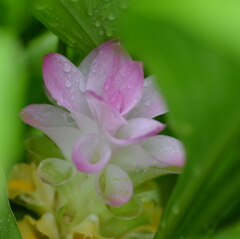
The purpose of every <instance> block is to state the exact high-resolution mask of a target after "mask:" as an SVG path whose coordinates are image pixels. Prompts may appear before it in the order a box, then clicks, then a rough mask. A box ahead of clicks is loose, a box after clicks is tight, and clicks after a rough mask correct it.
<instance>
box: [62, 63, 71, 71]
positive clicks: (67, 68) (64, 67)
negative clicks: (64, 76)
mask: <svg viewBox="0 0 240 239" xmlns="http://www.w3.org/2000/svg"><path fill="white" fill-rule="evenodd" d="M71 69H72V67H71V64H70V63H68V62H65V63H64V66H63V70H64V71H65V72H69V71H70V70H71Z"/></svg>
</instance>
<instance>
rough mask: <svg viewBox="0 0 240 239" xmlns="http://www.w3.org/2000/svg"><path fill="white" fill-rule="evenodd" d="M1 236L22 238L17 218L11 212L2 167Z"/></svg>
mask: <svg viewBox="0 0 240 239" xmlns="http://www.w3.org/2000/svg"><path fill="white" fill-rule="evenodd" d="M0 238H11V239H21V238H22V237H21V236H20V233H19V231H18V228H17V224H16V221H15V218H14V216H13V214H12V212H11V209H10V206H9V202H8V197H7V190H6V181H5V176H4V173H3V170H2V168H1V167H0Z"/></svg>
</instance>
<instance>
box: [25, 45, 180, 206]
mask: <svg viewBox="0 0 240 239" xmlns="http://www.w3.org/2000/svg"><path fill="white" fill-rule="evenodd" d="M43 77H44V83H45V86H46V89H47V91H48V92H49V94H50V95H51V97H52V98H53V100H55V101H56V103H57V105H58V106H53V105H30V106H27V107H26V108H24V109H23V110H22V112H21V116H22V119H23V120H24V121H25V122H26V123H28V124H29V125H32V126H34V127H36V128H38V129H40V130H41V131H43V132H44V133H45V134H46V135H48V136H49V137H50V138H51V139H52V140H53V141H54V142H55V143H56V144H57V145H58V146H59V148H60V149H61V150H62V152H63V154H64V156H65V157H66V159H68V160H72V161H73V163H74V164H75V166H76V168H77V169H78V170H79V171H81V172H85V173H95V174H96V180H97V181H96V185H97V192H98V193H99V195H100V197H101V198H103V200H105V202H106V203H107V204H110V205H112V206H120V205H122V204H124V203H126V202H128V201H129V199H130V198H131V195H132V193H133V185H132V183H131V180H130V177H129V175H128V174H129V173H131V172H132V171H134V170H136V168H137V169H139V168H148V167H153V166H154V167H159V168H160V167H167V166H173V165H175V166H182V165H183V164H184V152H183V148H182V145H181V143H180V142H179V141H178V140H177V139H174V138H172V137H169V136H164V135H161V136H160V135H157V134H158V133H159V132H160V131H161V130H163V128H164V127H165V126H164V125H163V124H161V123H160V122H158V121H156V120H154V119H153V118H154V117H156V116H158V115H161V114H163V113H165V112H166V107H165V104H164V102H163V100H162V97H161V96H160V94H159V93H158V92H157V91H156V90H155V89H154V86H153V77H148V78H146V79H145V80H144V76H143V69H142V64H141V63H140V62H137V61H133V60H132V59H131V57H130V56H129V55H128V53H127V52H126V51H125V50H124V49H123V48H122V46H121V44H120V43H119V41H117V40H111V41H108V42H106V43H104V44H102V45H100V46H99V47H98V48H96V49H94V50H93V51H92V52H91V53H90V54H89V55H88V56H87V57H86V58H85V59H84V60H83V62H82V63H81V64H80V66H79V67H76V66H75V65H74V64H72V63H71V62H70V61H69V60H68V59H67V58H65V57H64V56H62V55H60V54H57V53H49V54H48V55H46V56H45V57H44V62H43ZM99 178H101V181H105V186H106V187H105V188H104V189H103V187H101V185H100V181H99Z"/></svg>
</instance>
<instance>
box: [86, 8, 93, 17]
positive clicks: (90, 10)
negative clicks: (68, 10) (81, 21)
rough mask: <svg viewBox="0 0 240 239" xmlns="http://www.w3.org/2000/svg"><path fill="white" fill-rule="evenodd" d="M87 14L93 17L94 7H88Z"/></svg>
mask: <svg viewBox="0 0 240 239" xmlns="http://www.w3.org/2000/svg"><path fill="white" fill-rule="evenodd" d="M87 15H88V16H89V17H91V16H92V15H93V12H92V8H88V10H87Z"/></svg>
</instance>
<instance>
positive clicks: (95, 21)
mask: <svg viewBox="0 0 240 239" xmlns="http://www.w3.org/2000/svg"><path fill="white" fill-rule="evenodd" d="M130 1H131V0H114V1H105V0H91V1H89V0H81V1H79V0H36V1H35V2H34V4H33V14H34V16H35V17H36V18H37V19H39V20H40V21H41V22H42V23H43V24H44V25H46V26H47V28H49V29H50V30H51V31H52V32H53V33H55V34H56V35H57V36H58V37H59V38H60V39H61V40H62V41H64V42H65V43H66V44H68V46H70V47H72V48H73V49H75V50H77V51H78V53H79V54H83V55H86V54H87V53H88V52H89V51H90V50H91V49H93V48H95V47H96V46H98V45H100V44H101V43H102V42H104V41H106V40H108V39H110V38H115V37H117V36H118V31H119V26H118V19H119V16H120V15H122V13H124V12H125V10H126V9H127V8H128V6H129V2H130Z"/></svg>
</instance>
